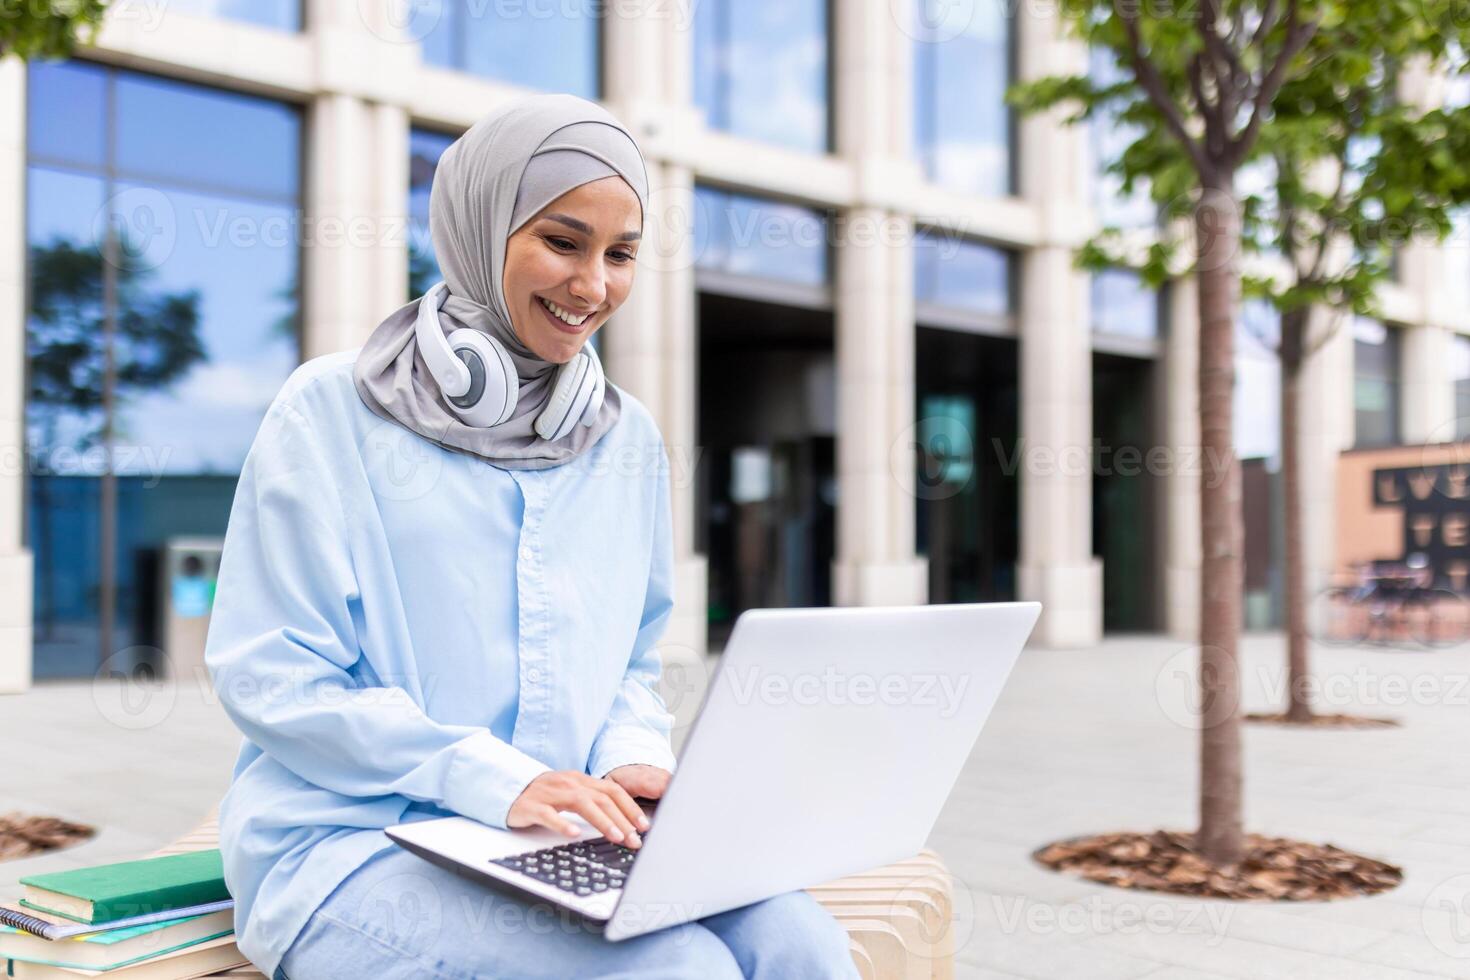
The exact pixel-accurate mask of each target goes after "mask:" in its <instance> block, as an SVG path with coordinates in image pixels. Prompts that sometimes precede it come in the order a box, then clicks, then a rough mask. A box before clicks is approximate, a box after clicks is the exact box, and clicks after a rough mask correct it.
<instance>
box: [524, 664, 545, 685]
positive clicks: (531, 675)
mask: <svg viewBox="0 0 1470 980" xmlns="http://www.w3.org/2000/svg"><path fill="white" fill-rule="evenodd" d="M526 679H527V680H529V681H530V682H531V683H533V684H539V683H541V668H540V667H532V668H531V669H530V670H528V671H526Z"/></svg>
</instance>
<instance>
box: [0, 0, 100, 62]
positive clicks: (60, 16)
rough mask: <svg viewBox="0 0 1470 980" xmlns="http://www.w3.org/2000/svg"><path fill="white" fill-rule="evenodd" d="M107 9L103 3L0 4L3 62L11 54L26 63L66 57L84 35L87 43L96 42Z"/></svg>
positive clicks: (11, 0) (4, 0)
mask: <svg viewBox="0 0 1470 980" xmlns="http://www.w3.org/2000/svg"><path fill="white" fill-rule="evenodd" d="M105 6H106V4H105V3H104V0H65V2H61V3H47V4H40V3H35V2H33V0H0V58H3V57H4V56H5V55H7V54H11V53H14V54H16V55H18V56H19V57H20V58H21V59H22V60H25V61H29V60H30V59H32V58H61V57H65V56H66V55H69V54H71V52H72V50H73V49H74V48H75V47H76V44H77V39H78V36H79V35H80V34H82V33H83V32H85V33H86V35H87V36H86V39H85V41H84V43H87V44H90V43H92V41H93V40H95V38H96V36H97V30H98V28H99V27H100V26H101V24H102V15H103V12H104V9H105Z"/></svg>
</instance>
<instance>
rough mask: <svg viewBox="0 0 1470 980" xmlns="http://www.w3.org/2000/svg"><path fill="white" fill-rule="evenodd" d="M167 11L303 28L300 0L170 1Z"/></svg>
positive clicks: (285, 28) (295, 29) (279, 26)
mask: <svg viewBox="0 0 1470 980" xmlns="http://www.w3.org/2000/svg"><path fill="white" fill-rule="evenodd" d="M168 10H170V11H175V10H177V11H182V12H183V13H186V14H197V15H199V16H202V17H222V18H225V19H228V20H243V21H246V22H248V23H251V24H259V25H260V26H261V27H278V28H280V29H281V30H283V31H299V30H301V0H168Z"/></svg>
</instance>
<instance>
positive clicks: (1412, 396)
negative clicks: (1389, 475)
mask: <svg viewBox="0 0 1470 980" xmlns="http://www.w3.org/2000/svg"><path fill="white" fill-rule="evenodd" d="M1402 329H1403V331H1404V333H1403V347H1402V351H1403V362H1402V364H1400V365H1399V419H1400V423H1399V429H1400V434H1401V436H1402V438H1403V442H1404V444H1405V445H1410V444H1413V443H1426V442H1451V441H1453V440H1454V438H1455V382H1454V376H1453V374H1452V373H1451V370H1450V368H1451V365H1452V361H1451V353H1452V352H1451V349H1450V344H1451V338H1450V331H1449V330H1448V329H1447V328H1445V327H1442V326H1438V325H1436V324H1428V323H1421V324H1417V325H1415V326H1409V327H1404V328H1402Z"/></svg>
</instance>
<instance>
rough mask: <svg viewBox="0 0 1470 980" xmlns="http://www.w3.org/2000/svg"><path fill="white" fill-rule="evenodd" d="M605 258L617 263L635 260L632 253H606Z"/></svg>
mask: <svg viewBox="0 0 1470 980" xmlns="http://www.w3.org/2000/svg"><path fill="white" fill-rule="evenodd" d="M607 257H608V258H610V259H612V260H613V261H614V262H618V263H623V262H632V261H633V259H634V258H636V256H634V254H633V253H632V252H608V253H607Z"/></svg>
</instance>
